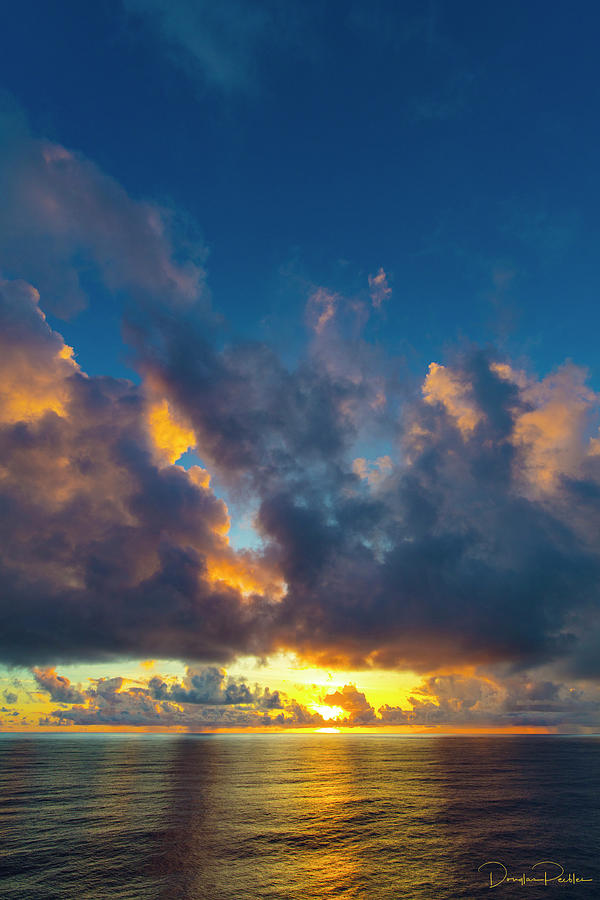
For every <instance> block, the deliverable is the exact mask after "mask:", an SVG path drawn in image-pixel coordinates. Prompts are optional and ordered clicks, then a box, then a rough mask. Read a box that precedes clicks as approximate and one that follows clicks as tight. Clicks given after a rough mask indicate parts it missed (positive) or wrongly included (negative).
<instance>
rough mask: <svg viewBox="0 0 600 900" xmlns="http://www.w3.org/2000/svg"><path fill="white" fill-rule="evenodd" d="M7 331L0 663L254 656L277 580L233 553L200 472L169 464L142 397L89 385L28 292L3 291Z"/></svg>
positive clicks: (104, 381) (253, 559) (0, 428)
mask: <svg viewBox="0 0 600 900" xmlns="http://www.w3.org/2000/svg"><path fill="white" fill-rule="evenodd" d="M0 321H1V322H2V334H1V336H0V346H1V353H0V357H1V361H0V375H1V383H2V385H3V390H4V391H5V392H6V399H5V402H4V403H3V404H2V406H1V407H0V471H1V472H2V478H1V480H0V505H1V507H2V510H3V516H2V521H3V523H4V524H3V527H2V529H1V531H2V550H1V551H0V577H1V578H2V583H3V616H4V620H5V628H4V629H3V637H2V639H0V654H1V655H2V657H3V658H4V659H5V660H7V661H10V662H15V663H17V662H24V661H25V662H26V661H37V662H38V663H40V662H56V661H57V660H59V659H65V658H68V659H75V658H79V659H86V658H90V656H91V657H98V656H111V655H118V654H123V653H125V654H131V655H134V656H135V655H142V656H162V657H164V656H165V655H167V656H169V655H170V656H173V655H174V656H180V655H182V653H186V652H187V653H188V654H189V658H202V657H206V658H212V659H226V658H228V657H231V655H232V653H235V652H237V651H238V650H239V649H241V647H242V646H243V645H246V646H247V648H248V649H249V650H250V649H251V648H253V647H254V638H255V637H256V634H257V632H256V631H255V628H256V626H258V621H259V619H261V618H262V616H263V614H264V616H265V619H264V625H265V627H267V630H268V626H267V620H268V618H269V615H270V613H269V608H270V606H271V605H272V602H274V601H272V600H271V599H270V595H269V590H270V588H269V584H270V583H271V582H272V583H273V584H275V582H276V578H277V576H276V572H275V569H274V567H273V566H272V565H270V564H269V562H268V560H266V559H265V560H263V558H262V557H261V556H260V555H259V554H253V553H251V552H246V553H244V554H243V555H241V556H240V555H238V554H236V553H235V552H234V551H233V550H232V548H231V547H230V546H229V542H228V538H227V530H228V526H229V518H228V514H227V509H226V507H225V504H224V503H223V501H222V500H220V499H218V498H217V497H215V495H214V494H213V492H212V490H211V489H210V487H209V486H208V483H207V480H206V478H205V477H204V476H203V475H202V473H201V472H200V473H199V470H197V469H193V470H191V471H190V473H187V472H185V471H184V470H183V469H182V468H180V467H178V466H173V465H169V464H165V460H164V457H163V452H162V451H163V444H160V443H159V446H158V447H157V446H156V445H155V444H154V441H153V437H152V432H151V429H150V428H149V427H148V417H147V400H146V395H145V392H144V389H143V388H138V387H136V386H135V385H133V384H131V383H129V382H125V381H120V380H116V379H111V378H102V377H99V378H89V377H87V376H86V375H85V374H84V373H83V372H81V370H80V369H79V367H78V366H77V365H76V364H75V363H74V362H73V360H72V358H71V356H70V354H69V352H67V348H66V347H65V345H64V342H63V341H62V339H61V337H60V335H58V334H57V333H56V332H53V331H52V330H51V329H50V328H49V326H48V324H47V322H46V321H45V318H44V316H43V314H42V313H41V311H40V309H39V305H38V295H37V292H36V291H35V290H34V289H33V288H31V287H30V286H28V285H24V284H23V283H20V282H16V283H15V282H6V281H5V282H3V283H1V284H0ZM243 578H246V579H247V581H245V582H244V583H243V584H242V585H241V586H240V587H237V586H236V585H237V584H240V583H241V582H242V581H243ZM228 579H230V581H228ZM256 586H260V588H261V593H260V595H256V594H254V593H253V592H254V591H255V589H256ZM259 607H261V608H262V610H263V612H262V613H259V612H258V610H259ZM257 616H258V618H257ZM259 630H260V629H259ZM186 634H187V638H186V637H185V635H186ZM201 635H204V637H202V636H201ZM234 635H236V636H234ZM253 635H254V636H253ZM182 642H183V643H182ZM183 644H187V645H188V649H187V651H185V650H184V649H183ZM259 644H260V646H259V647H257V649H259V650H260V649H262V645H263V639H262V638H261V640H260V641H259ZM144 647H145V651H142V648H144ZM234 648H235V649H234ZM157 651H159V652H157Z"/></svg>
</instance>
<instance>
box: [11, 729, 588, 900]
mask: <svg viewBox="0 0 600 900" xmlns="http://www.w3.org/2000/svg"><path fill="white" fill-rule="evenodd" d="M0 791H1V796H2V800H1V807H0V834H1V841H2V858H1V871H0V898H1V900H38V898H39V900H52V898H57V900H58V898H60V900H67V898H68V900H71V898H72V900H88V898H89V900H105V898H106V900H108V898H110V900H155V898H156V900H158V898H160V900H163V898H164V900H205V898H206V900H263V898H264V900H267V898H268V900H288V898H289V900H313V898H314V900H321V898H359V900H384V898H385V900H388V898H389V900H391V898H409V900H443V898H469V900H471V898H478V897H494V898H495V897H499V898H501V897H517V896H518V897H541V896H543V897H548V898H551V897H588V898H592V897H600V864H599V853H600V737H595V736H590V737H575V736H537V735H536V736H493V737H490V736H477V737H462V736H460V737H458V736H448V737H442V736H436V737H433V736H431V737H412V736H411V737H405V736H398V735H377V734H271V735H264V734H251V735H250V734H248V735H223V734H219V735H154V734H153V735H148V734H140V735H123V734H119V735H98V734H95V735H50V734H47V735H35V734H30V735H7V734H5V735H2V737H1V739H0ZM491 862H493V863H494V865H493V866H485V865H484V864H485V863H491ZM538 862H541V863H543V865H541V866H537V867H536V868H533V869H532V866H533V865H534V864H535V863H538ZM481 866H483V868H480V867H481ZM559 866H562V867H563V868H564V874H563V876H562V877H563V879H565V880H564V881H563V882H560V883H559V882H558V881H557V880H556V877H557V875H558V873H559V872H560V869H559ZM544 872H546V876H545V877H546V879H547V881H548V883H544V882H543V879H544ZM503 876H505V877H504V880H502V879H503ZM523 877H525V878H532V877H538V878H541V879H542V881H538V882H534V881H525V882H523ZM490 878H491V882H492V886H490ZM553 878H554V880H551V879H553ZM576 878H585V879H591V880H586V881H579V882H577V881H575V883H573V881H574V880H575V879H576ZM509 879H515V881H510V880H509ZM517 879H521V882H519V881H518V880H517Z"/></svg>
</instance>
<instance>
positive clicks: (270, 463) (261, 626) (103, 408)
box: [0, 136, 600, 720]
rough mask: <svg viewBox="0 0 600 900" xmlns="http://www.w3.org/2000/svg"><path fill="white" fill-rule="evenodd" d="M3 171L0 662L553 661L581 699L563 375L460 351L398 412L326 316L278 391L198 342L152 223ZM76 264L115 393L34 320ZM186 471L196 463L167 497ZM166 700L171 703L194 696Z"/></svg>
mask: <svg viewBox="0 0 600 900" xmlns="http://www.w3.org/2000/svg"><path fill="white" fill-rule="evenodd" d="M20 146H21V147H22V148H23V154H22V155H21V156H19V155H18V154H17V155H16V156H15V155H13V156H11V155H10V153H9V156H8V157H7V158H9V161H10V166H9V171H12V172H13V173H17V174H18V176H19V177H18V178H17V179H16V183H17V190H16V193H15V192H13V193H11V194H10V196H9V200H8V202H7V206H6V209H7V210H8V212H5V213H3V215H4V216H5V219H4V224H2V223H0V250H2V248H3V247H4V248H5V249H7V248H8V249H10V247H11V246H13V245H11V243H10V241H11V237H10V234H9V229H8V227H7V222H8V221H9V219H10V220H11V221H12V218H11V217H14V218H15V221H16V223H17V225H16V226H15V233H19V234H20V235H21V238H22V240H23V244H22V247H25V246H26V248H27V252H26V253H25V252H23V255H22V257H20V263H19V265H22V271H21V270H20V271H19V273H18V274H20V275H21V276H22V278H24V276H25V274H26V271H28V270H29V267H30V266H31V268H33V269H35V270H36V272H37V275H36V278H34V279H32V280H33V281H35V286H33V285H32V284H31V283H30V282H27V281H25V280H18V279H17V280H15V279H12V280H11V279H4V280H3V281H2V282H1V284H0V325H1V329H0V476H1V477H0V509H1V511H2V517H1V519H0V521H1V522H2V525H1V526H0V580H1V583H2V588H3V591H2V607H1V608H2V614H3V624H4V627H3V630H2V634H1V635H0V656H1V658H2V659H3V660H4V661H6V662H10V663H23V662H25V663H29V664H37V665H42V664H43V665H54V664H56V663H57V662H59V661H71V660H75V659H92V658H94V659H98V658H109V657H123V656H131V657H136V658H147V657H152V658H175V659H183V660H186V661H187V662H190V663H196V662H202V663H214V664H215V665H216V666H217V671H218V667H219V666H220V665H221V664H223V663H224V662H226V661H227V660H230V659H232V658H234V657H235V656H237V655H240V654H256V655H258V656H261V657H262V656H265V655H268V654H269V653H271V652H273V651H276V650H278V649H289V650H292V651H294V652H295V653H297V654H298V655H300V656H304V657H305V658H307V659H309V660H313V661H316V662H318V663H322V664H325V665H327V667H328V668H335V667H352V668H357V667H361V666H364V667H367V666H373V665H374V666H384V667H400V668H403V669H407V668H416V669H418V670H419V671H422V672H433V671H435V670H436V669H437V668H439V666H440V664H445V665H455V664H459V663H463V662H464V661H465V660H468V661H470V662H471V663H473V664H479V665H484V664H485V665H491V664H499V663H503V664H505V665H508V666H512V667H513V669H514V670H515V671H518V670H525V669H527V668H531V667H533V666H537V665H540V664H541V663H547V662H550V661H555V662H556V663H557V664H558V661H560V662H561V665H564V666H565V667H566V668H568V666H570V667H571V669H572V671H576V670H577V666H579V667H580V668H581V670H582V671H583V670H585V672H586V673H587V676H588V677H592V676H595V677H596V676H597V675H598V674H600V673H599V672H598V667H597V664H596V663H595V654H594V652H593V648H592V647H591V644H590V634H591V633H592V632H594V633H596V629H597V628H600V623H599V622H598V600H599V597H598V584H599V583H600V582H599V575H600V554H599V553H598V548H597V542H596V541H595V539H594V535H595V534H596V533H597V528H598V522H599V519H600V508H599V501H600V454H598V439H597V438H596V437H594V431H593V430H592V422H593V416H594V415H595V414H596V412H597V408H598V397H597V395H596V394H595V393H594V392H593V391H592V390H591V388H589V387H588V386H587V385H586V381H585V372H583V371H582V370H581V369H578V368H577V367H575V366H573V365H571V364H569V365H565V366H563V367H561V368H559V369H557V370H556V371H555V372H553V373H550V375H547V376H546V377H544V378H538V377H537V376H535V375H534V374H533V373H528V372H525V371H521V369H518V368H516V367H515V366H514V365H512V364H511V362H510V360H507V359H504V358H503V357H501V356H500V355H499V354H497V353H496V352H495V351H494V350H493V349H489V348H488V349H484V350H482V349H478V348H470V349H467V350H465V351H464V352H463V353H462V354H461V355H459V356H456V357H455V358H454V359H450V360H446V361H445V362H444V363H443V364H442V363H432V365H431V366H430V368H429V371H428V373H424V378H423V384H422V385H421V386H420V387H418V388H417V390H412V389H411V385H410V383H407V384H406V385H402V386H400V387H399V386H398V384H397V381H396V380H395V378H394V377H393V376H392V375H391V374H390V373H391V371H392V366H391V365H390V363H389V361H388V360H386V359H385V358H384V357H382V354H381V353H380V352H379V351H377V349H376V348H374V347H372V346H370V345H369V344H368V342H367V341H366V339H365V337H364V334H363V333H362V331H361V329H360V328H356V329H354V330H353V328H352V327H350V326H349V325H348V322H345V320H344V317H345V316H346V313H347V312H348V311H349V310H350V307H351V304H350V303H344V302H342V300H341V299H339V300H336V307H335V315H333V314H332V315H331V316H330V317H328V318H327V320H326V321H325V322H324V324H323V327H322V328H320V330H319V327H320V326H319V327H317V326H318V324H319V321H320V317H321V316H322V314H323V312H324V311H327V310H328V309H329V306H328V304H329V302H330V295H329V294H328V293H327V292H325V294H323V296H324V297H325V298H326V300H325V301H324V302H321V301H319V303H318V304H317V311H316V313H315V315H316V318H315V319H314V323H313V326H314V327H313V334H312V335H311V339H310V343H309V345H308V348H307V351H306V354H305V355H304V356H303V357H302V358H301V359H300V361H299V362H298V364H297V365H295V366H293V367H290V366H286V365H285V364H284V363H283V361H282V359H281V358H280V356H279V354H278V353H277V351H276V348H273V347H269V346H267V345H265V344H260V343H250V342H248V343H232V342H228V341H227V340H225V339H224V337H223V335H217V336H215V333H214V328H213V325H214V323H213V324H209V323H208V322H207V315H206V308H205V304H204V300H203V287H202V284H203V274H202V272H201V269H200V268H199V266H198V265H197V261H194V258H192V259H189V258H187V261H186V257H185V252H184V251H185V249H186V248H185V246H180V245H179V244H178V243H177V241H176V240H175V237H174V236H173V235H171V234H170V233H169V230H168V228H166V227H163V226H164V221H163V219H162V218H161V216H160V214H159V213H158V212H157V210H156V208H155V207H153V206H152V205H151V204H150V205H148V204H144V203H140V202H138V201H134V200H133V199H132V198H130V197H129V196H128V195H127V193H126V192H125V191H124V189H123V188H121V187H120V186H119V185H117V184H116V182H114V180H112V179H110V178H109V177H108V176H106V175H105V174H104V173H102V172H100V171H99V170H98V169H97V167H95V166H94V165H93V164H91V163H89V162H88V161H86V160H84V159H83V158H81V157H79V156H77V154H73V153H72V152H70V151H67V150H62V149H60V148H57V147H56V146H55V145H53V146H52V147H51V148H50V149H49V148H48V145H46V144H43V143H40V142H37V141H34V140H33V139H31V138H30V137H29V136H26V137H24V138H22V139H21V143H20ZM11 167H12V168H11ZM48 198H49V199H48ZM20 203H21V204H22V206H19V204H20ZM44 203H46V204H47V206H48V208H47V209H46V210H45V211H44V209H45V208H44ZM23 204H24V205H23ZM27 204H29V205H27ZM23 209H26V210H27V215H24V214H23V217H22V222H21V221H20V220H19V215H20V214H21V212H22V210H23ZM23 223H25V224H23ZM32 223H33V224H32ZM19 229H20V230H19ZM27 235H29V236H30V237H31V242H30V243H29V242H28V241H25V237H26V236H27ZM36 235H37V238H36ZM13 249H14V246H13ZM38 250H39V260H38V261H39V266H38V267H37V269H36V258H37V256H36V254H37V252H38ZM76 251H77V253H83V254H84V255H87V257H88V258H89V259H91V260H92V261H93V262H94V265H95V266H96V267H97V269H98V272H99V273H100V274H101V277H102V278H103V279H104V281H105V284H106V285H107V287H109V288H111V289H114V290H116V291H123V292H125V293H126V294H127V302H126V303H125V305H124V328H125V334H126V337H127V340H128V341H129V343H130V346H131V349H132V353H133V354H134V362H135V365H136V366H137V369H138V372H139V374H140V377H141V379H142V383H141V384H140V385H135V384H132V383H131V382H128V381H124V380H119V379H112V378H108V377H89V376H88V375H86V373H85V372H84V371H82V369H81V368H80V367H79V366H78V364H77V363H76V362H75V361H74V357H73V354H72V351H71V349H70V348H69V347H67V346H66V345H65V343H64V341H63V339H62V337H61V336H60V334H58V333H57V332H55V331H53V330H52V329H51V328H50V327H49V325H48V322H47V321H46V319H45V317H44V314H43V312H42V308H43V306H44V303H45V297H46V291H47V292H49V294H50V296H53V294H52V292H53V290H54V289H55V288H56V286H57V285H59V284H63V283H64V284H65V285H66V287H65V290H66V291H67V296H68V295H69V294H68V284H67V282H69V278H70V277H71V276H70V275H69V273H71V274H72V273H73V271H75V272H76V271H77V261H76V259H75V258H74V256H73V254H74V253H75V252H76ZM76 255H77V254H76ZM15 260H17V261H18V255H17V257H13V263H14V261H15ZM181 260H183V262H182V261H181ZM12 265H13V264H11V266H12ZM49 272H50V273H52V277H51V278H50V279H49V280H48V279H47V278H46V276H47V274H48V273H49ZM65 279H66V280H65ZM69 283H70V282H69ZM315 296H316V295H315ZM350 319H351V316H350V317H349V319H348V321H350ZM372 434H376V435H377V437H381V438H382V439H383V440H385V442H386V453H385V455H384V456H380V457H376V462H375V463H374V464H372V463H369V462H367V459H366V457H365V456H363V455H361V454H360V452H359V450H358V447H359V445H360V443H361V440H363V439H368V438H369V437H370V436H371V435H372ZM190 445H193V446H194V447H195V449H196V452H197V453H198V454H199V456H200V457H201V459H202V461H203V465H202V466H196V467H192V468H191V469H189V470H188V471H184V469H183V468H182V467H180V466H178V465H176V464H175V462H176V460H177V458H178V454H180V453H181V452H182V450H183V449H185V448H186V447H188V446H190ZM388 448H389V449H388ZM363 452H364V451H363ZM212 475H214V476H215V481H216V482H217V483H220V484H224V485H227V487H228V489H229V490H230V491H232V493H233V494H234V496H236V497H237V498H239V502H240V503H244V502H246V503H247V504H248V506H249V507H250V508H252V509H255V510H256V517H255V527H256V529H257V530H258V532H259V534H260V539H261V542H260V550H258V551H254V552H250V551H245V552H236V551H235V550H234V549H233V548H232V547H231V546H230V543H229V540H228V530H229V524H230V516H229V510H228V509H227V507H226V505H225V503H224V502H223V500H222V499H220V498H219V497H218V496H217V495H216V494H215V492H214V490H213V488H212V486H211V485H212V484H213V482H212V481H211V476H212ZM189 678H190V682H189V683H187V684H184V685H183V686H182V687H181V688H180V690H183V691H187V692H188V693H189V692H191V691H192V690H194V691H199V692H200V693H199V694H198V696H202V694H201V690H205V689H206V690H208V686H207V685H204V687H202V686H201V687H198V686H196V687H194V685H193V683H192V680H191V679H192V678H193V676H192V675H190V676H189ZM217 681H218V679H217ZM238 688H239V690H243V689H242V688H241V687H240V686H239V685H238ZM238 688H236V690H237V689H238ZM167 690H168V691H170V690H171V688H168V689H167ZM232 690H233V688H232ZM222 691H224V692H225V695H226V691H227V685H225V687H223V686H222ZM190 695H191V694H190ZM150 699H153V700H154V702H157V701H156V699H155V698H150ZM255 699H256V698H255ZM115 702H116V701H115ZM165 702H171V701H165ZM172 702H175V701H174V700H173V701H172ZM217 706H220V707H223V708H224V710H225V711H226V708H227V707H228V706H229V704H227V703H221V704H217ZM367 713H368V711H367ZM149 714H150V713H149ZM223 714H224V713H223ZM389 714H390V715H392V713H389ZM304 715H305V714H304V713H302V712H301V711H298V712H297V717H298V720H300V719H301V718H302V716H304Z"/></svg>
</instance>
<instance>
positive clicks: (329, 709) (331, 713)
mask: <svg viewBox="0 0 600 900" xmlns="http://www.w3.org/2000/svg"><path fill="white" fill-rule="evenodd" d="M312 708H313V709H314V711H315V712H317V713H320V715H322V716H323V718H324V719H339V717H340V716H342V715H343V714H344V710H343V709H342V707H341V706H321V705H320V704H318V703H313V705H312Z"/></svg>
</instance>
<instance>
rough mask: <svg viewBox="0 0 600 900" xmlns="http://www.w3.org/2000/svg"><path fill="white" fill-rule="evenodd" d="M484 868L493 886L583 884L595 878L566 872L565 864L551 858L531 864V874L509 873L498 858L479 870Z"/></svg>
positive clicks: (484, 864) (485, 863) (483, 864)
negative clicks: (562, 864)
mask: <svg viewBox="0 0 600 900" xmlns="http://www.w3.org/2000/svg"><path fill="white" fill-rule="evenodd" d="M483 870H485V871H487V873H488V875H489V879H490V883H489V886H490V887H491V888H495V887H500V885H501V884H520V885H521V886H522V887H527V886H528V885H534V884H544V885H548V884H582V883H583V882H584V881H593V880H594V879H593V878H585V877H584V876H583V875H578V874H577V873H576V872H568V873H565V867H564V866H561V864H560V863H557V862H553V861H551V860H549V859H544V860H541V861H540V862H536V863H534V864H533V865H532V866H531V870H532V873H533V874H531V875H527V874H526V873H525V872H522V873H521V874H520V875H509V874H508V869H507V868H506V866H505V865H504V863H501V862H498V860H490V861H489V862H484V863H482V864H481V865H480V866H479V869H478V871H479V872H481V871H483ZM533 870H535V871H533Z"/></svg>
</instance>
